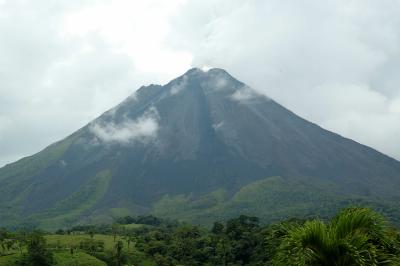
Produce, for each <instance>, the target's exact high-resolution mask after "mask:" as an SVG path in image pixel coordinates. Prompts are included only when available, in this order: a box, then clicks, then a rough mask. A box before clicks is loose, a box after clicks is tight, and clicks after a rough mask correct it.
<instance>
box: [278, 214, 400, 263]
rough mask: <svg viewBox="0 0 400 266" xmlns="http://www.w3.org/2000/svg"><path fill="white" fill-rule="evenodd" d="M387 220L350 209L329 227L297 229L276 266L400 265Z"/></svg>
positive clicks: (313, 223) (321, 224) (313, 224)
mask: <svg viewBox="0 0 400 266" xmlns="http://www.w3.org/2000/svg"><path fill="white" fill-rule="evenodd" d="M388 232H389V231H388V230H387V227H386V224H385V222H384V219H383V218H382V217H381V216H380V215H379V214H377V213H375V212H373V211H372V210H370V209H367V208H350V209H345V210H343V211H342V212H341V213H339V214H338V215H337V216H336V217H335V218H334V219H333V220H332V221H331V222H330V223H329V224H325V223H324V222H322V221H319V220H312V221H307V222H305V223H304V225H302V226H293V228H291V229H290V230H288V234H287V236H286V237H285V238H284V239H283V241H282V243H281V245H280V247H279V250H278V253H277V256H276V259H275V264H276V265H322V266H325V265H361V266H362V265H365V266H366V265H399V260H398V259H397V258H396V255H395V253H396V252H398V247H396V243H395V242H394V241H393V239H392V238H390V237H389V234H388Z"/></svg>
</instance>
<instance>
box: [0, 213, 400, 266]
mask: <svg viewBox="0 0 400 266" xmlns="http://www.w3.org/2000/svg"><path fill="white" fill-rule="evenodd" d="M129 224H141V225H143V226H138V227H132V228H131V227H129V226H126V225H129ZM56 233H57V234H80V233H84V234H87V235H89V236H90V238H88V239H85V240H83V241H81V242H80V244H79V245H78V246H76V247H74V248H72V247H71V252H74V250H75V249H76V250H82V251H85V252H86V253H88V254H90V255H92V256H94V257H96V258H98V259H100V260H102V261H104V262H106V263H107V265H144V264H142V262H143V261H146V262H147V264H146V265H160V266H170V265H171V266H172V265H226V266H227V265H230V266H234V265H298V266H300V265H304V266H305V265H326V266H328V265H329V266H330V265H338V266H339V265H343V266H344V265H365V266H367V265H400V232H399V230H397V229H396V228H394V227H391V226H389V224H388V222H387V221H386V220H385V219H384V218H383V217H382V216H381V215H379V214H378V213H376V212H374V211H372V210H371V209H368V208H347V209H344V210H342V211H340V212H339V213H338V214H337V215H336V216H335V217H334V218H332V219H331V220H330V221H322V220H319V219H312V220H300V219H289V220H286V221H282V222H279V223H275V224H270V225H263V224H261V223H260V221H259V219H258V218H257V217H251V216H246V215H241V216H239V217H237V218H233V219H230V220H228V221H225V222H220V221H217V222H215V223H214V224H213V226H212V227H211V228H205V227H201V226H196V225H191V224H186V223H179V222H176V221H170V220H164V219H160V218H156V217H154V216H140V217H130V216H127V217H122V218H120V219H117V220H116V223H114V224H111V225H101V226H95V225H85V226H77V227H73V228H70V229H69V230H58V231H57V232H56ZM96 234H103V235H104V234H105V235H110V236H114V242H115V243H114V245H113V247H114V248H113V250H111V251H105V250H104V243H102V241H99V240H96V237H95V235H96ZM116 236H119V237H120V238H121V237H122V239H123V240H124V241H121V240H118V239H117V238H116ZM0 246H1V254H3V255H4V254H7V252H8V251H7V250H9V249H12V248H14V249H18V250H19V252H20V254H21V256H20V257H19V259H17V260H16V261H15V264H14V265H44V266H46V265H54V260H53V256H52V252H53V251H54V247H53V248H52V247H49V245H46V242H45V239H44V237H43V233H42V232H38V231H35V232H29V233H27V232H23V231H20V232H9V231H7V230H5V229H2V230H1V231H0Z"/></svg>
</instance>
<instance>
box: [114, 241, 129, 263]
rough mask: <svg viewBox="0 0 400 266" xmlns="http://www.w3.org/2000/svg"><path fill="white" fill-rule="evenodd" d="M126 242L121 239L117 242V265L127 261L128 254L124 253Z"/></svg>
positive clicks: (115, 257)
mask: <svg viewBox="0 0 400 266" xmlns="http://www.w3.org/2000/svg"><path fill="white" fill-rule="evenodd" d="M123 248H124V243H123V242H122V241H121V240H118V242H117V244H115V256H114V259H115V265H116V266H121V265H123V263H124V262H125V261H126V256H125V254H124V253H123Z"/></svg>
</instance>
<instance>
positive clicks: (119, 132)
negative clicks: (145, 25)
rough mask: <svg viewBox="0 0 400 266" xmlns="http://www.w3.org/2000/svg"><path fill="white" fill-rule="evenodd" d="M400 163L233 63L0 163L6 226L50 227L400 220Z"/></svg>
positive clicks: (158, 89)
mask: <svg viewBox="0 0 400 266" xmlns="http://www.w3.org/2000/svg"><path fill="white" fill-rule="evenodd" d="M399 189H400V162H398V161H396V160H394V159H392V158H390V157H388V156H386V155H384V154H382V153H379V152H377V151H375V150H374V149H372V148H369V147H367V146H364V145H361V144H359V143H357V142H355V141H352V140H350V139H346V138H344V137H341V136H339V135H337V134H335V133H332V132H329V131H327V130H324V129H322V128H321V127H319V126H318V125H315V124H313V123H310V122H308V121H306V120H304V119H302V118H300V117H298V116H297V115H295V114H294V113H292V112H291V111H289V110H287V109H285V108H284V107H282V106H281V105H279V104H278V103H277V102H275V101H274V100H272V99H269V98H267V97H265V96H262V95H259V94H258V93H256V92H255V91H254V90H252V89H251V88H250V87H248V86H246V85H245V84H243V83H242V82H240V81H238V80H236V79H235V78H233V77H232V76H231V75H229V74H228V73H227V72H226V71H225V70H222V69H211V70H209V71H202V70H199V69H191V70H189V71H188V72H187V73H185V74H184V75H182V76H180V77H178V78H176V79H174V80H172V81H171V82H169V83H168V84H166V85H164V86H160V85H150V86H144V87H141V88H140V89H139V90H138V91H136V92H135V93H134V94H133V95H131V96H130V97H128V98H127V99H126V100H125V101H123V102H122V103H120V104H119V105H118V106H116V107H115V108H113V109H111V110H109V111H107V112H106V113H104V114H103V115H101V116H100V117H98V118H97V119H95V120H94V121H92V122H91V123H89V124H88V125H86V126H85V127H83V128H81V129H79V130H78V131H76V132H75V133H73V134H72V135H70V136H68V137H67V138H65V139H64V140H61V141H59V142H57V143H54V144H52V145H50V146H49V147H47V148H46V149H44V150H43V151H41V152H39V153H37V154H35V155H33V156H30V157H26V158H23V159H21V160H19V161H17V162H15V163H12V164H9V165H7V166H5V167H3V168H1V169H0V216H1V221H0V223H1V225H16V224H27V223H28V224H30V225H35V226H40V227H44V228H56V227H62V226H70V225H73V224H77V223H85V222H107V221H110V220H111V219H112V218H113V217H114V218H115V217H118V216H122V215H128V214H129V215H135V214H144V213H152V214H155V215H158V216H161V217H171V218H178V219H181V220H187V221H192V222H197V223H205V224H207V222H209V221H211V220H216V219H225V218H227V217H231V216H235V215H238V214H249V215H257V216H260V217H261V218H262V219H264V220H266V221H273V220H277V219H283V218H286V217H289V216H301V217H303V216H322V217H325V216H329V215H330V214H331V213H333V212H335V211H336V210H337V209H338V208H340V207H343V206H346V205H349V204H352V205H354V204H364V205H365V204H367V205H371V206H373V207H375V208H379V209H380V210H383V211H384V212H385V214H386V215H388V216H390V218H391V219H392V220H394V221H397V220H396V219H398V218H399V217H400V214H399V211H398V210H399V207H398V206H396V203H397V202H398V200H399V199H400V193H399V191H400V190H399Z"/></svg>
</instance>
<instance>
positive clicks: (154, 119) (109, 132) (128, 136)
mask: <svg viewBox="0 0 400 266" xmlns="http://www.w3.org/2000/svg"><path fill="white" fill-rule="evenodd" d="M158 120H159V116H158V112H157V110H156V108H150V109H149V110H148V111H147V112H146V113H144V114H143V115H142V116H141V117H139V118H137V119H135V120H132V119H129V118H125V119H124V120H123V121H122V122H120V123H114V122H107V123H102V122H95V123H93V124H92V125H91V126H90V131H91V132H92V133H93V134H94V135H95V136H96V137H97V138H98V139H99V140H100V141H103V142H106V143H119V144H129V143H133V142H136V141H139V142H147V141H149V140H151V139H153V138H155V137H156V135H157V131H158V129H159V123H158Z"/></svg>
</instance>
